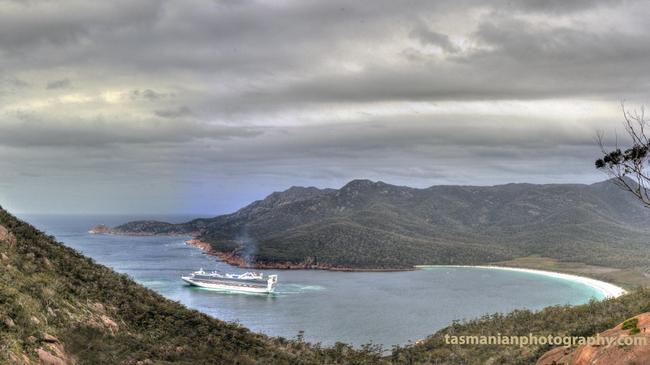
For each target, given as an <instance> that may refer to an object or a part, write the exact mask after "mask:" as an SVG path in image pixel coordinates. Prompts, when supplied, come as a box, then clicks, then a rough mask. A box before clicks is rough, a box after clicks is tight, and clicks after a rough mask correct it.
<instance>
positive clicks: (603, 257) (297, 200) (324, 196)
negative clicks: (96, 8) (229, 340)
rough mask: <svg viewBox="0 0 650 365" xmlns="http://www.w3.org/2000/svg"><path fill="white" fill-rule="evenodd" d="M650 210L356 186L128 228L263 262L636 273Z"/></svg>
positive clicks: (500, 191)
mask: <svg viewBox="0 0 650 365" xmlns="http://www.w3.org/2000/svg"><path fill="white" fill-rule="evenodd" d="M648 222H650V211H648V210H647V209H645V208H643V207H642V206H641V205H640V204H639V203H638V202H636V201H635V200H634V199H633V198H632V197H631V196H628V195H627V193H626V192H624V191H621V190H620V189H619V188H618V187H616V186H614V184H613V183H611V182H609V181H606V182H602V183H598V184H593V185H580V184H552V185H533V184H508V185H499V186H490V187H482V186H433V187H430V188H426V189H414V188H409V187H404V186H394V185H389V184H385V183H382V182H372V181H368V180H354V181H352V182H350V183H348V184H346V185H345V186H343V187H342V188H341V189H338V190H334V189H323V190H321V189H316V188H298V187H292V188H290V189H288V190H287V191H284V192H276V193H273V194H271V195H270V196H268V197H267V198H266V199H264V200H261V201H256V202H254V203H252V204H250V205H249V206H247V207H245V208H242V209H241V210H239V211H237V212H235V213H233V214H228V215H222V216H218V217H214V218H206V219H196V220H193V221H190V222H187V223H183V224H169V223H164V222H155V221H144V222H131V223H127V224H124V225H122V226H119V227H115V228H114V229H112V230H111V232H113V233H126V234H191V235H195V236H198V237H199V238H200V239H201V240H203V241H206V242H208V243H210V244H211V245H212V247H213V248H214V250H215V251H219V252H227V253H231V254H233V255H234V256H235V257H238V258H240V259H242V260H247V261H249V262H252V263H254V264H255V263H256V264H271V265H272V264H277V265H278V266H279V267H281V266H282V265H283V264H284V263H291V264H298V265H300V264H304V265H305V266H308V267H309V266H312V267H314V266H316V267H319V266H320V267H331V266H334V267H337V266H338V267H354V268H408V267H411V266H412V265H416V264H478V263H487V262H494V261H502V260H508V259H512V258H516V257H523V256H528V255H542V256H550V257H553V258H557V259H565V258H567V257H570V259H571V260H574V261H581V262H585V263H590V264H597V265H606V266H616V267H630V266H644V265H647V263H648V262H650V250H649V249H648V248H650V246H649V245H648V244H647V242H648V240H647V236H648V232H649V230H648V224H647V223H648Z"/></svg>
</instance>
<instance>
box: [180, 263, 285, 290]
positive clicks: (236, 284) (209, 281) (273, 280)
mask: <svg viewBox="0 0 650 365" xmlns="http://www.w3.org/2000/svg"><path fill="white" fill-rule="evenodd" d="M181 279H183V281H185V282H186V283H188V284H190V285H194V286H200V287H202V288H209V289H216V290H226V291H238V292H247V293H266V294H268V293H273V291H274V290H275V286H276V285H277V283H278V276H277V275H268V276H267V277H266V278H265V277H264V275H263V274H262V273H256V272H247V273H244V274H240V275H237V274H225V273H220V272H216V271H213V272H209V273H208V272H205V271H203V269H201V270H199V271H195V272H193V273H191V274H190V275H189V276H181Z"/></svg>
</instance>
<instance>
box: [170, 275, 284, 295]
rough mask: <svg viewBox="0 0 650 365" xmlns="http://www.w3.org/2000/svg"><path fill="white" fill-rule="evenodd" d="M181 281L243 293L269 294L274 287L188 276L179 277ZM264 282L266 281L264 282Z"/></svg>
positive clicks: (202, 286)
mask: <svg viewBox="0 0 650 365" xmlns="http://www.w3.org/2000/svg"><path fill="white" fill-rule="evenodd" d="M181 279H183V281H185V282H186V283H188V284H190V285H193V286H198V287H201V288H207V289H213V290H222V291H236V292H243V293H260V294H269V293H272V292H273V291H274V290H275V287H271V288H270V289H269V288H268V286H266V285H264V286H261V285H260V286H254V285H250V286H243V285H241V284H238V283H235V282H234V283H228V282H223V281H220V282H209V281H197V280H192V278H190V277H188V276H183V277H181ZM265 284H266V283H265Z"/></svg>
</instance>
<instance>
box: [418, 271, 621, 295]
mask: <svg viewBox="0 0 650 365" xmlns="http://www.w3.org/2000/svg"><path fill="white" fill-rule="evenodd" d="M415 267H416V268H418V269H425V268H427V267H432V268H433V267H467V268H478V269H493V270H507V271H517V272H525V273H529V274H536V275H543V276H547V277H552V278H558V279H563V280H568V281H572V282H575V283H580V284H584V285H588V286H590V287H592V288H594V289H596V290H598V291H599V292H601V293H602V294H603V296H604V297H605V298H616V297H620V296H621V295H623V294H625V293H627V291H626V290H625V289H623V288H621V287H620V286H617V285H614V284H612V283H608V282H605V281H601V280H596V279H592V278H587V277H584V276H578V275H573V274H564V273H560V272H555V271H546V270H535V269H526V268H521V267H505V266H486V265H483V266H481V265H479V266H472V265H417V266H415Z"/></svg>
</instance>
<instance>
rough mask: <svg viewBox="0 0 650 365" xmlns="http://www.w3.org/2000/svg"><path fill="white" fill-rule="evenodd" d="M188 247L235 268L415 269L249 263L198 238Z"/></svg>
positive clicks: (371, 270) (409, 269)
mask: <svg viewBox="0 0 650 365" xmlns="http://www.w3.org/2000/svg"><path fill="white" fill-rule="evenodd" d="M185 244H187V245H188V246H193V247H197V248H200V249H201V250H203V252H204V253H205V254H206V255H211V256H216V257H218V258H219V260H221V261H223V262H225V263H227V264H229V265H233V266H237V267H241V268H246V269H275V270H329V271H347V272H394V271H413V270H415V268H403V269H372V268H354V267H344V266H334V265H328V264H313V263H307V262H303V263H293V262H248V261H246V260H245V259H244V258H243V257H241V256H238V255H237V254H235V253H233V252H221V251H216V250H215V249H213V248H212V246H211V245H210V244H209V243H208V242H205V241H201V240H200V239H198V238H193V239H191V240H187V241H185Z"/></svg>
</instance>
